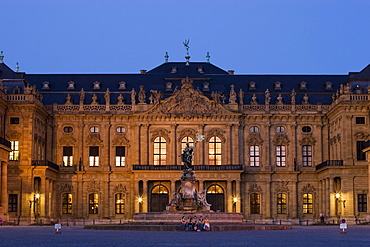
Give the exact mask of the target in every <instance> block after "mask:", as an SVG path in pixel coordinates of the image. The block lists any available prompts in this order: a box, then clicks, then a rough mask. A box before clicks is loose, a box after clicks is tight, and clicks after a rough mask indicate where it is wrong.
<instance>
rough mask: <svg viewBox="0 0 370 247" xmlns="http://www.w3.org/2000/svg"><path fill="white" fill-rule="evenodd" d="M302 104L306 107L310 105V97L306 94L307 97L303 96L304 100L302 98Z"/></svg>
mask: <svg viewBox="0 0 370 247" xmlns="http://www.w3.org/2000/svg"><path fill="white" fill-rule="evenodd" d="M302 104H304V105H307V104H309V101H308V96H307V94H305V95H304V96H303V98H302Z"/></svg>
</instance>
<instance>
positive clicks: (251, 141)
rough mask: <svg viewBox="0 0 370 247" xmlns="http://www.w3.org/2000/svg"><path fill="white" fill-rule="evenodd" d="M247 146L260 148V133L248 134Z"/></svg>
mask: <svg viewBox="0 0 370 247" xmlns="http://www.w3.org/2000/svg"><path fill="white" fill-rule="evenodd" d="M247 143H248V145H249V146H254V145H256V146H260V145H262V143H263V140H262V138H261V135H260V133H250V134H249V138H248V139H247Z"/></svg>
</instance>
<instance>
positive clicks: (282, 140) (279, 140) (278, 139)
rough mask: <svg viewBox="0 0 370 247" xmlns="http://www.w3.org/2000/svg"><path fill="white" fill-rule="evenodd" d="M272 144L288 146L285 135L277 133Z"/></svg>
mask: <svg viewBox="0 0 370 247" xmlns="http://www.w3.org/2000/svg"><path fill="white" fill-rule="evenodd" d="M272 142H273V143H274V145H288V144H289V142H290V141H289V138H288V136H287V135H286V134H284V133H279V134H277V135H276V136H275V137H274V139H273V141H272Z"/></svg>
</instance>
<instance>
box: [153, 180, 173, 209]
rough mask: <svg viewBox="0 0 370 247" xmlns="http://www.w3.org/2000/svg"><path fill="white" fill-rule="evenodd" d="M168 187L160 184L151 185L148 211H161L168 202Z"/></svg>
mask: <svg viewBox="0 0 370 247" xmlns="http://www.w3.org/2000/svg"><path fill="white" fill-rule="evenodd" d="M168 198H169V195H168V189H167V188H166V186H164V185H162V184H158V185H156V186H154V187H153V189H152V191H151V192H150V207H149V211H150V212H163V211H164V210H166V205H167V204H168Z"/></svg>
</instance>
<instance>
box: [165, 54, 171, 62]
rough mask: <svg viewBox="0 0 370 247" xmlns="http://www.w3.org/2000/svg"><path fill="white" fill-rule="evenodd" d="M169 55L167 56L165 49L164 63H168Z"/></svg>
mask: <svg viewBox="0 0 370 247" xmlns="http://www.w3.org/2000/svg"><path fill="white" fill-rule="evenodd" d="M169 57H170V56H168V52H167V51H166V54H165V55H164V62H165V63H168V58H169Z"/></svg>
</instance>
